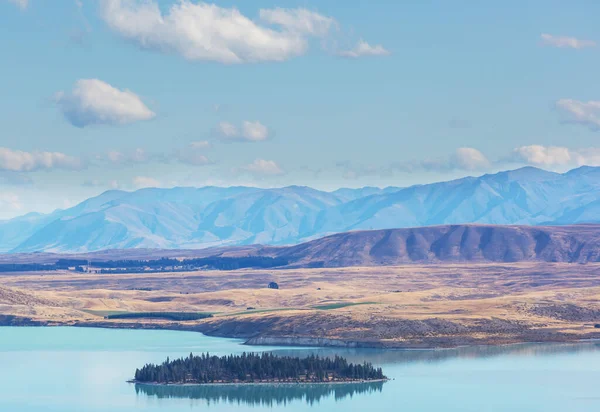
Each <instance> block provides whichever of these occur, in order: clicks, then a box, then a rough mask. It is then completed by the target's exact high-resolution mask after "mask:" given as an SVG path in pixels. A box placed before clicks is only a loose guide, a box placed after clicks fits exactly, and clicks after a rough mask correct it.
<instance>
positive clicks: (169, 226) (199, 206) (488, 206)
mask: <svg viewBox="0 0 600 412" xmlns="http://www.w3.org/2000/svg"><path fill="white" fill-rule="evenodd" d="M597 222H600V168H597V167H581V168H578V169H574V170H571V171H569V172H567V173H564V174H559V173H553V172H547V171H544V170H541V169H536V168H533V167H526V168H522V169H518V170H513V171H507V172H501V173H497V174H492V175H484V176H481V177H466V178H463V179H458V180H453V181H449V182H442V183H435V184H428V185H418V186H412V187H408V188H386V189H378V188H371V187H368V188H362V189H340V190H337V191H334V192H323V191H319V190H315V189H311V188H308V187H298V186H291V187H286V188H279V189H258V188H250V187H231V188H218V187H205V188H173V189H142V190H138V191H136V192H124V191H109V192H105V193H103V194H101V195H99V196H97V197H94V198H91V199H88V200H86V201H84V202H82V203H80V204H79V205H77V206H75V207H73V208H70V209H66V210H61V211H56V212H53V213H51V214H47V215H39V214H29V215H25V216H22V217H18V218H15V219H12V220H8V221H2V222H0V252H36V251H49V252H87V251H95V250H103V249H125V248H159V249H174V248H184V249H195V248H204V247H210V246H221V245H249V244H267V245H286V244H296V243H300V242H303V241H307V240H311V239H315V238H318V237H322V236H325V235H328V234H332V233H338V232H346V231H352V230H365V229H390V228H403V227H418V226H433V225H447V224H463V223H480V224H499V225H567V224H577V223H597Z"/></svg>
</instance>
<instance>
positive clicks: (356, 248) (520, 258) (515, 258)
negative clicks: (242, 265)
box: [255, 225, 600, 267]
mask: <svg viewBox="0 0 600 412" xmlns="http://www.w3.org/2000/svg"><path fill="white" fill-rule="evenodd" d="M255 254H262V255H266V256H272V257H278V258H284V259H287V260H288V261H289V262H290V266H295V267H350V266H388V265H399V264H407V263H425V264H429V263H464V262H475V263H486V262H498V263H511V262H563V263H588V262H600V225H574V226H539V227H536V226H497V225H445V226H431V227H420V228H404V229H388V230H368V231H356V232H348V233H339V234H335V235H331V236H327V237H324V238H322V239H317V240H313V241H310V242H306V243H302V244H300V245H296V246H288V247H281V248H273V247H266V248H264V249H262V250H260V251H257V253H255Z"/></svg>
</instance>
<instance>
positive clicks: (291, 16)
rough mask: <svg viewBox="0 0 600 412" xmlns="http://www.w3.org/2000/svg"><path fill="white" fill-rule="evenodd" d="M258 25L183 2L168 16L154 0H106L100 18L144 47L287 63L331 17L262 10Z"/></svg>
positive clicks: (198, 56) (230, 11)
mask: <svg viewBox="0 0 600 412" xmlns="http://www.w3.org/2000/svg"><path fill="white" fill-rule="evenodd" d="M260 15H261V17H262V19H263V20H264V21H265V22H266V23H269V24H274V25H277V26H279V27H278V28H277V29H273V28H270V27H267V26H265V25H261V24H258V23H257V22H254V21H253V20H251V19H249V18H248V17H246V16H244V15H243V14H242V13H241V12H240V11H239V10H238V9H236V8H225V7H219V6H217V5H216V4H209V3H205V2H202V1H200V2H197V3H194V2H191V1H189V0H180V1H178V2H176V3H175V4H173V5H171V6H170V7H169V8H168V9H167V10H166V12H165V13H163V12H162V11H161V9H160V7H159V5H158V2H155V1H152V0H144V1H141V0H101V17H102V19H103V20H104V21H105V22H106V23H107V24H108V26H109V27H110V28H111V29H112V30H113V31H114V32H115V33H117V34H119V35H120V36H121V37H123V38H125V39H128V40H130V41H132V42H134V43H136V44H137V45H138V46H140V47H142V48H144V49H152V50H156V51H159V52H164V53H172V54H178V55H181V56H183V57H184V58H186V59H188V60H207V61H216V62H220V63H229V64H236V63H252V62H263V61H284V60H288V59H290V58H292V57H295V56H299V55H301V54H304V53H305V52H306V50H307V49H308V37H310V36H321V35H323V33H324V32H325V31H326V30H328V27H329V26H330V25H331V24H332V21H331V19H329V18H327V17H324V16H321V15H319V14H317V13H313V12H310V11H308V10H304V9H274V10H261V11H260Z"/></svg>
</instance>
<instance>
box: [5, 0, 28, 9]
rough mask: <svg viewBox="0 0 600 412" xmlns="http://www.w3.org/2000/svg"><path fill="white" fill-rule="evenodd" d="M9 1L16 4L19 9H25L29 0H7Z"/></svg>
mask: <svg viewBox="0 0 600 412" xmlns="http://www.w3.org/2000/svg"><path fill="white" fill-rule="evenodd" d="M8 1H9V2H11V3H13V4H15V5H17V6H18V7H19V8H20V9H21V10H25V9H26V8H27V6H29V0H8Z"/></svg>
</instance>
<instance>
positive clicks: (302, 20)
mask: <svg viewBox="0 0 600 412" xmlns="http://www.w3.org/2000/svg"><path fill="white" fill-rule="evenodd" d="M260 18H261V20H263V21H265V22H266V23H270V24H274V25H278V26H281V27H283V28H285V29H287V30H289V31H291V32H295V33H299V34H307V35H311V36H317V37H323V36H326V35H327V34H328V33H329V31H330V30H331V28H332V27H333V26H335V25H336V21H335V19H333V18H331V17H326V16H323V15H321V14H319V13H315V12H313V11H310V10H307V9H284V8H280V7H277V8H275V9H262V10H260Z"/></svg>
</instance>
